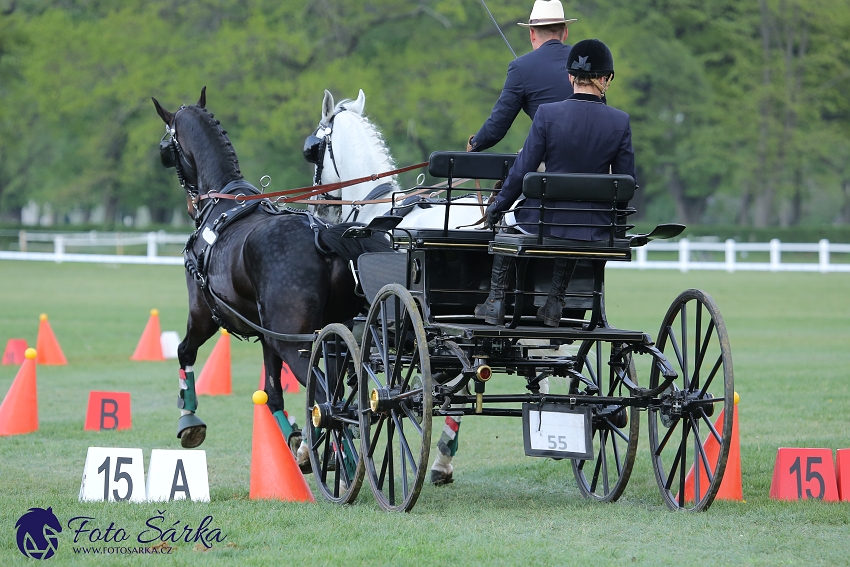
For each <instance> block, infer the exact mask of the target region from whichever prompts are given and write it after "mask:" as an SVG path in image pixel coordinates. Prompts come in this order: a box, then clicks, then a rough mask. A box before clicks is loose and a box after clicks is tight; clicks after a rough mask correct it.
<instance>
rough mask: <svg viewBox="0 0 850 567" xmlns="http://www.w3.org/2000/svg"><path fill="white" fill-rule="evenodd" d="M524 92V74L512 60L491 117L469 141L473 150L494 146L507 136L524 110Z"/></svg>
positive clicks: (477, 150) (478, 150)
mask: <svg viewBox="0 0 850 567" xmlns="http://www.w3.org/2000/svg"><path fill="white" fill-rule="evenodd" d="M523 94H524V89H523V86H522V76H521V75H520V72H519V69H517V66H516V62H515V61H511V63H510V64H509V65H508V76H507V78H506V79H505V86H504V87H502V93H501V94H500V95H499V100H497V101H496V104H495V106H493V111H492V112H491V113H490V117H489V118H487V120H486V121H485V122H484V125H483V126H481V129H480V130H478V133H477V134H475V135H474V136H473V137H472V139H471V140H470V141H469V145H470V149H471V151H473V152H480V151H483V150H486V149H488V148H492V147H493V146H495V145H496V144H498V143H499V142H500V141H501V140H502V138H504V137H505V134H507V133H508V130H509V129H510V127H511V124H513V123H514V119H515V118H516V117H517V114H519V111H520V110H522V99H523Z"/></svg>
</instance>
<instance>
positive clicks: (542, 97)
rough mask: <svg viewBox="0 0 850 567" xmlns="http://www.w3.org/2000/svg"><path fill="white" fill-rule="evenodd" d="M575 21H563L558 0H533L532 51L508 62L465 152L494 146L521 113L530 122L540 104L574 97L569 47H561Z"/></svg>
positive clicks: (530, 34)
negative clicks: (488, 110)
mask: <svg viewBox="0 0 850 567" xmlns="http://www.w3.org/2000/svg"><path fill="white" fill-rule="evenodd" d="M574 21H576V20H567V19H564V8H563V6H562V5H561V2H560V1H559V0H536V1H535V2H534V8H533V9H532V10H531V16H530V17H529V19H528V23H527V24H526V23H520V24H519V25H521V26H523V27H527V28H528V34H529V38H530V40H531V47H532V49H533V50H532V51H531V52H530V53H526V54H525V55H523V56H521V57H518V58H516V59H514V60H513V61H511V63H510V64H509V65H508V76H507V79H505V86H504V87H503V88H502V94H501V95H500V96H499V100H497V101H496V105H495V106H494V107H493V111H492V112H491V113H490V117H489V118H488V119H487V121H486V122H484V125H483V126H481V129H480V130H479V131H478V133H477V134H475V135H474V136H471V137H470V138H469V141H468V143H467V151H471V152H480V151H482V150H486V149H488V148H491V147H493V146H495V145H496V144H497V143H499V141H500V140H501V139H502V138H504V137H505V134H507V132H508V130H509V129H510V127H511V124H513V122H514V119H515V118H516V117H517V115H518V114H519V111H520V110H524V111H525V113H526V114H527V115H528V117H529V118H531V119H532V120H533V119H534V114H535V113H536V112H537V108H538V107H539V106H540V105H541V104H546V103H550V102H559V101H562V100H564V99H566V98H567V97H568V96H570V95H571V94H573V88H572V86H571V85H570V76H569V74H568V73H567V71H566V63H567V57H568V56H569V54H570V46H569V45H564V41H565V40H566V39H567V35H568V33H569V31H568V29H567V26H568V25H569V24H570V23H572V22H574Z"/></svg>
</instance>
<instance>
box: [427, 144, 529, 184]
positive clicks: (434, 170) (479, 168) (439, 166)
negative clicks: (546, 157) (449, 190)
mask: <svg viewBox="0 0 850 567" xmlns="http://www.w3.org/2000/svg"><path fill="white" fill-rule="evenodd" d="M515 161H516V154H485V153H477V152H434V153H432V154H431V156H430V157H429V158H428V174H429V175H431V176H432V177H438V178H440V179H448V180H449V186H451V181H452V180H454V179H458V178H461V177H468V178H470V179H492V180H499V181H504V180H505V179H506V178H507V176H508V172H509V171H510V170H511V166H512V165H513V164H514V162H515Z"/></svg>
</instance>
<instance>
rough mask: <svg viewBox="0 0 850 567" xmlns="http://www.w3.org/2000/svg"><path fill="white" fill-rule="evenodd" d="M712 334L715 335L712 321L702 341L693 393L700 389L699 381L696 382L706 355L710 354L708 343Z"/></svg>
mask: <svg viewBox="0 0 850 567" xmlns="http://www.w3.org/2000/svg"><path fill="white" fill-rule="evenodd" d="M712 333H714V321H711V320H710V321H709V322H708V329H706V330H705V338H704V339H703V341H702V349H701V350H700V351H699V352H698V353H697V360H696V368H694V378H695V381H694V383H692V384H691V389H690V391H691V392H693V391H694V390H695V389H696V388H697V387H699V380H696V378H698V377H699V372H700V370H701V369H702V363H703V361H704V360H705V355H706V353H707V352H708V343H710V342H711V337H712V336H714V335H713V334H712ZM715 372H716V370H715ZM704 391H705V390H703V392H704Z"/></svg>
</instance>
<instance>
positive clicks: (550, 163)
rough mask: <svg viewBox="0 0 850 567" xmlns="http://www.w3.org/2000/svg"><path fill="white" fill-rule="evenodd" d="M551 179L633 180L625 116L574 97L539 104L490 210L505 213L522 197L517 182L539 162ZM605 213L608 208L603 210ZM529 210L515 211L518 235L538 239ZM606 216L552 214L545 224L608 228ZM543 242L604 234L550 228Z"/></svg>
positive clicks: (589, 98) (592, 99) (530, 203)
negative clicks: (602, 177)
mask: <svg viewBox="0 0 850 567" xmlns="http://www.w3.org/2000/svg"><path fill="white" fill-rule="evenodd" d="M544 161H545V162H546V171H549V172H552V173H603V174H607V173H621V174H625V175H631V176H632V177H634V178H635V179H637V178H636V176H635V153H634V150H633V149H632V129H631V126H630V124H629V115H628V114H626V113H625V112H623V111H622V110H617V109H616V108H612V107H610V106H606V105H605V104H604V103H603V102H602V101H601V99H600V98H599V97H597V96H593V95H587V94H574V95H572V96H571V97H570V98H569V99H567V100H565V101H563V102H556V103H553V104H544V105H541V106H540V108H538V109H537V114H536V115H535V116H534V121H533V122H532V124H531V131H530V132H529V133H528V139H527V140H526V141H525V145H524V146H523V148H522V151H521V152H520V154H519V156H517V160H516V162H514V165H513V167H512V168H511V171H510V173H508V177H507V179H506V180H505V183H504V186H503V187H502V190H501V191H500V192H499V195H498V196H497V197H496V201H495V207H494V209H495V210H497V211H506V210H508V209H509V208H510V206H511V205H512V204H513V202H514V201H516V200H517V198H519V197H520V195H522V180H523V178H524V177H525V174H526V173H529V172H532V171H537V168H538V166H539V165H540V163H541V162H544ZM548 205H551V206H553V207H554V208H558V207H561V208H563V207H580V208H588V209H593V208H606V207H607V206H606V205H603V204H597V203H576V202H571V201H553V202H551V203H550V202H549V201H547V206H548ZM523 206H526V207H538V206H540V201H539V200H538V199H527V200H526V201H525V202H524V203H523ZM608 208H610V207H608ZM538 217H539V215H538V212H537V211H534V210H518V211H516V220H517V223H518V224H520V225H521V226H522V228H523V230H526V231H528V232H530V233H532V234H536V233H537V227H536V226H534V224H529V225H526V224H524V223H536V222H537V221H538ZM609 217H610V215H607V214H604V213H591V212H588V213H584V212H577V211H556V212H555V213H554V215H553V218H552V219H548V218H547V219H545V220H546V222H556V223H599V224H605V223H609V222H610V218H609ZM550 231H551V233H550V234H548V235H545V236H556V237H559V238H571V239H574V240H604V239H606V238H607V237H608V234H609V231H608V230H606V229H602V228H595V227H594V228H592V227H551V229H550Z"/></svg>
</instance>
